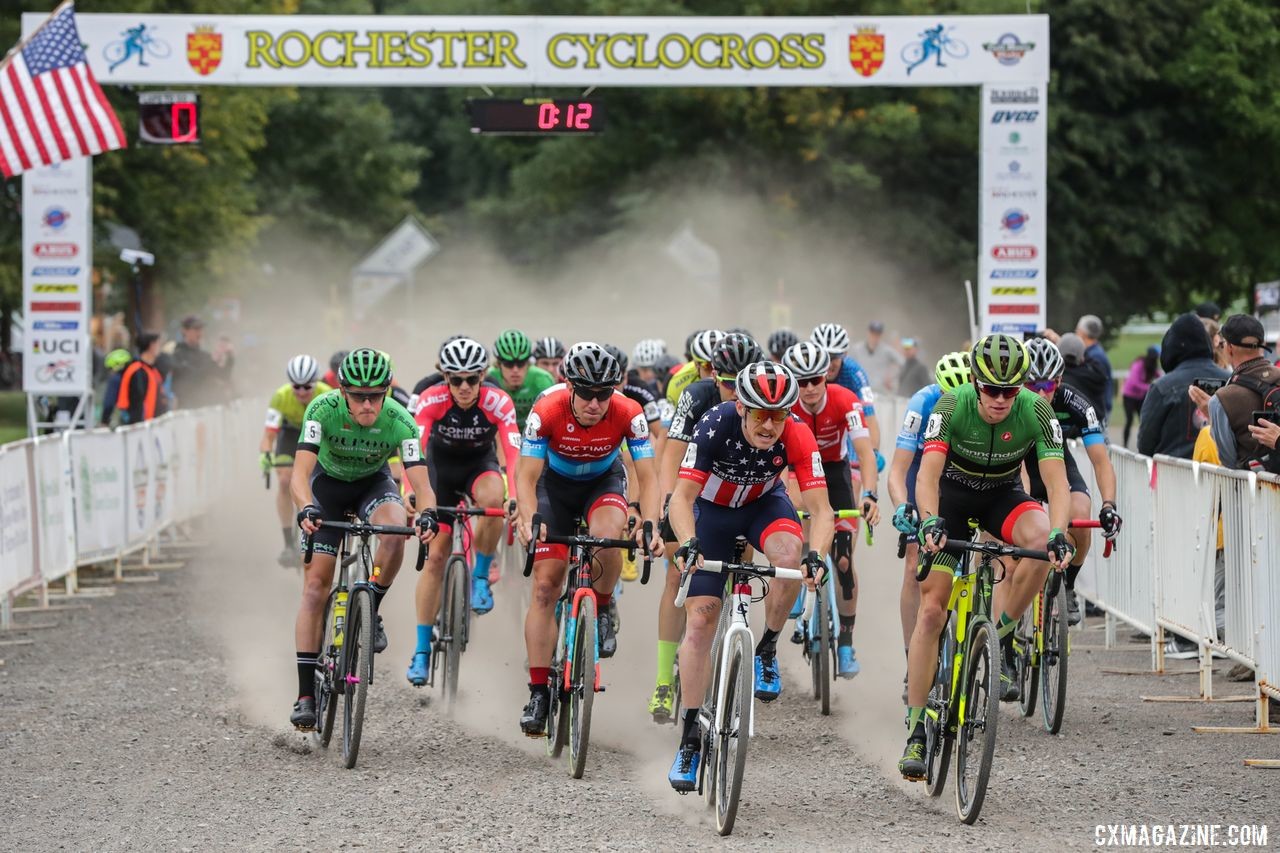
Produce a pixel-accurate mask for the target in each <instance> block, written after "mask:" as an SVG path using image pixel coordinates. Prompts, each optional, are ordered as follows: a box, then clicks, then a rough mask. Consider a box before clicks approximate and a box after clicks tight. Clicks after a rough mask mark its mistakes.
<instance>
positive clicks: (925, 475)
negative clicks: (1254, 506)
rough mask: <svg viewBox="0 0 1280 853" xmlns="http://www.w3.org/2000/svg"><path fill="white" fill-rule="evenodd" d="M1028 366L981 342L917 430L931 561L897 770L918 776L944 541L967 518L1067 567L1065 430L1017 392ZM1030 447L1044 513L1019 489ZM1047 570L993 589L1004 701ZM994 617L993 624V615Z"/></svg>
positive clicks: (1013, 686)
mask: <svg viewBox="0 0 1280 853" xmlns="http://www.w3.org/2000/svg"><path fill="white" fill-rule="evenodd" d="M1029 362H1030V359H1029V358H1028V356H1027V351H1026V348H1025V347H1024V346H1023V345H1022V342H1021V341H1019V340H1018V339H1017V338H1014V337H1012V336H1010V335H1006V334H1000V333H997V334H993V335H988V336H987V337H985V338H982V339H981V340H979V341H978V342H977V343H976V344H974V346H973V350H972V352H970V354H969V364H970V369H971V370H972V372H973V384H972V385H963V386H961V387H960V388H959V389H958V390H956V391H953V392H950V393H947V394H943V395H942V397H941V398H939V399H938V402H937V404H936V405H935V406H934V409H933V414H931V415H930V416H929V422H928V424H927V425H926V427H925V433H924V439H925V444H924V456H923V458H922V459H921V460H920V476H919V478H918V479H917V480H916V505H917V506H918V508H919V512H920V517H921V518H923V519H924V520H923V521H921V522H920V527H919V531H918V536H919V540H920V546H921V547H922V548H924V549H925V550H926V551H929V552H932V553H935V554H936V557H935V559H934V563H933V571H932V572H930V574H929V576H928V577H927V578H925V579H924V582H923V583H922V584H921V587H920V611H919V613H918V614H917V616H916V629H915V633H914V634H912V636H911V651H910V653H909V655H908V660H907V733H908V737H907V746H906V749H905V750H904V751H903V753H902V760H901V761H899V762H898V770H899V771H900V772H901V773H902V775H903V777H905V778H907V779H913V780H915V779H922V778H924V769H925V768H924V739H925V733H924V705H925V700H926V697H927V696H928V693H929V687H930V685H932V683H933V677H934V669H935V667H936V664H937V659H938V637H939V636H940V635H941V634H942V629H943V626H944V625H945V624H946V619H947V602H948V600H949V599H950V596H951V587H952V572H953V571H954V570H955V568H956V567H957V565H958V561H957V558H956V557H955V556H954V555H952V554H949V553H947V552H945V551H942V550H941V548H942V546H943V545H945V544H946V541H947V537H948V536H954V537H956V538H958V539H960V538H966V537H967V536H968V533H969V529H968V520H969V519H970V518H976V519H977V520H978V523H979V525H980V527H981V529H983V530H985V531H987V532H988V533H990V534H991V535H993V536H997V537H999V538H1000V539H1002V540H1004V541H1005V542H1009V543H1011V544H1013V545H1017V546H1018V547H1021V548H1037V549H1039V548H1043V549H1045V550H1046V551H1048V552H1049V556H1050V558H1051V559H1052V561H1053V565H1054V566H1055V567H1056V568H1059V569H1061V568H1065V567H1066V565H1067V563H1068V562H1070V560H1071V551H1072V549H1071V542H1070V540H1068V539H1067V537H1066V534H1065V533H1064V531H1065V530H1066V528H1067V524H1068V523H1069V522H1070V520H1071V515H1070V512H1071V505H1070V491H1069V486H1068V484H1067V471H1066V466H1065V464H1064V463H1063V461H1062V455H1063V451H1062V429H1061V427H1059V426H1058V421H1057V419H1056V418H1055V417H1054V415H1053V409H1052V407H1050V405H1049V404H1048V403H1046V402H1045V401H1044V400H1042V399H1041V398H1040V397H1039V396H1037V395H1036V394H1033V393H1032V392H1030V391H1027V390H1026V389H1024V388H1023V387H1022V380H1023V379H1024V378H1025V377H1026V373H1027V367H1028V364H1029ZM1032 448H1034V449H1035V453H1036V458H1037V464H1038V465H1039V466H1040V474H1041V475H1042V476H1043V477H1044V482H1045V487H1046V489H1047V490H1048V493H1049V514H1048V515H1046V514H1045V510H1044V507H1043V506H1041V504H1040V502H1039V501H1036V500H1033V499H1032V498H1031V496H1030V495H1028V494H1027V493H1026V492H1024V491H1023V490H1022V478H1021V473H1022V460H1023V457H1024V456H1026V455H1027V451H1029V450H1031V449H1032ZM1048 572H1049V564H1048V563H1045V562H1043V561H1040V560H1025V559H1024V560H1019V561H1018V562H1017V563H1016V564H1015V565H1010V566H1009V567H1008V570H1007V574H1006V577H1005V580H1004V582H1003V583H1001V584H999V585H998V587H997V589H996V595H995V602H994V603H993V607H992V610H993V614H992V615H993V617H994V618H996V619H997V620H998V621H997V625H996V632H997V634H998V635H999V636H1000V637H1001V648H1002V650H1003V651H1002V654H1001V659H1002V665H1001V674H1000V681H1001V685H1002V691H1003V696H1002V698H1004V699H1006V700H1011V699H1016V698H1018V692H1017V691H1018V685H1017V681H1016V679H1015V678H1014V669H1013V629H1014V628H1015V627H1016V626H1017V623H1018V619H1019V618H1021V616H1022V612H1023V611H1024V610H1026V609H1027V605H1028V604H1030V603H1031V599H1032V598H1034V597H1035V594H1036V591H1037V590H1039V589H1040V587H1041V586H1042V585H1043V584H1044V580H1045V577H1046V576H1047V575H1048ZM997 613H998V614H999V616H998V617H996V616H995V614H997Z"/></svg>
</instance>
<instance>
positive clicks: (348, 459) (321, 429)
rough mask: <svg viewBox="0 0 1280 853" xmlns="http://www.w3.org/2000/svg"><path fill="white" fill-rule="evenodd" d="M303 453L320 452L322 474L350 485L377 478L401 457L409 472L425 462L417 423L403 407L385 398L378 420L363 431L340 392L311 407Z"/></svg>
mask: <svg viewBox="0 0 1280 853" xmlns="http://www.w3.org/2000/svg"><path fill="white" fill-rule="evenodd" d="M298 449H299V450H309V451H311V452H312V453H315V454H316V455H317V456H319V462H320V468H321V470H323V471H324V472H325V473H326V474H328V475H329V476H330V477H332V478H334V479H336V480H346V481H348V482H352V481H355V480H359V479H361V478H364V477H370V476H372V475H373V474H374V473H376V472H377V471H379V470H380V469H381V468H382V466H383V465H385V464H386V462H387V460H388V459H390V458H391V457H393V456H397V455H398V456H399V457H400V458H401V460H403V462H404V465H405V467H406V468H409V467H412V466H415V465H422V464H424V463H423V461H422V453H421V450H420V448H419V445H418V425H417V424H416V423H414V422H413V418H412V417H410V416H409V413H408V412H407V411H405V408H404V406H402V405H400V404H399V403H397V402H396V401H395V400H392V399H391V398H390V397H388V398H386V399H385V400H383V401H382V411H380V412H378V418H377V420H375V421H374V422H373V424H372V425H371V426H367V427H364V426H360V424H358V423H357V422H356V420H355V418H353V417H352V416H351V413H350V411H349V410H348V409H347V401H346V400H345V399H344V398H343V396H342V392H341V391H329V392H327V393H324V394H321V395H320V396H318V397H316V398H315V399H314V400H312V401H311V404H310V405H309V406H307V411H306V412H305V413H304V414H303V416H302V440H301V441H299V442H298Z"/></svg>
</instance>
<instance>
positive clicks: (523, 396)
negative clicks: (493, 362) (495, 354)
mask: <svg viewBox="0 0 1280 853" xmlns="http://www.w3.org/2000/svg"><path fill="white" fill-rule="evenodd" d="M489 378H490V379H492V380H493V381H494V382H495V383H496V384H497V386H498V387H499V388H501V389H502V390H503V391H506V392H507V393H508V394H510V395H511V400H512V401H513V402H514V403H515V404H516V423H517V424H519V425H520V429H522V430H523V429H524V425H525V423H526V422H527V421H528V420H529V412H530V411H532V410H533V402H534V400H537V399H538V395H539V394H541V393H542V392H543V391H545V390H547V389H548V388H550V387H551V386H552V385H555V384H556V378H555V377H554V376H552V375H551V374H550V373H547V371H545V370H543V369H542V368H541V367H537V366H534V365H530V366H529V372H528V373H526V374H525V377H524V384H523V385H521V386H520V387H519V388H508V387H507V385H506V383H505V382H503V381H502V371H501V370H499V369H498V368H496V367H493V368H490V370H489Z"/></svg>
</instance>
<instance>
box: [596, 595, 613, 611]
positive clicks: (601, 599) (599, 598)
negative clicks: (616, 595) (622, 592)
mask: <svg viewBox="0 0 1280 853" xmlns="http://www.w3.org/2000/svg"><path fill="white" fill-rule="evenodd" d="M612 603H613V593H611V592H610V593H604V592H597V593H596V605H597V606H598V607H599V610H600V612H601V613H604V612H605V611H606V610H608V609H609V605H610V604H612Z"/></svg>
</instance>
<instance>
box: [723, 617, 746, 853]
mask: <svg viewBox="0 0 1280 853" xmlns="http://www.w3.org/2000/svg"><path fill="white" fill-rule="evenodd" d="M724 677H725V693H724V707H723V708H721V709H719V710H720V713H719V715H718V716H719V717H720V720H721V724H720V725H719V727H718V728H717V731H716V733H715V737H716V740H717V742H716V749H715V760H716V777H715V799H716V831H718V832H719V833H720V834H721V835H728V834H729V833H731V832H733V822H734V820H735V819H736V818H737V816H738V798H739V797H740V796H741V794H742V776H743V774H744V773H745V772H746V770H747V741H748V740H749V739H750V736H751V699H752V695H753V692H754V687H755V685H754V683H753V682H754V681H755V665H754V657H753V656H752V655H751V654H750V652H749V650H748V649H747V647H746V644H745V643H744V642H743V639H742V634H740V633H739V634H734V635H733V636H732V637H731V638H730V646H729V655H728V658H727V667H726V672H725V676H724Z"/></svg>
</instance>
